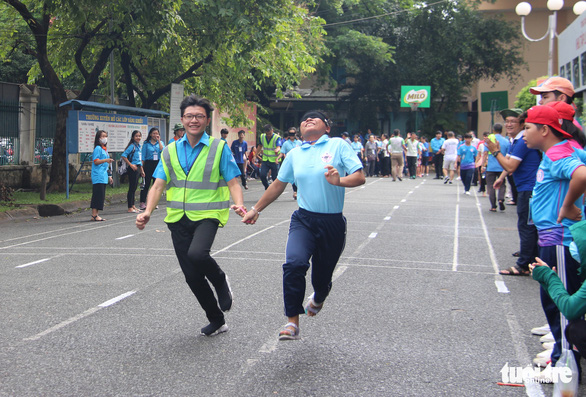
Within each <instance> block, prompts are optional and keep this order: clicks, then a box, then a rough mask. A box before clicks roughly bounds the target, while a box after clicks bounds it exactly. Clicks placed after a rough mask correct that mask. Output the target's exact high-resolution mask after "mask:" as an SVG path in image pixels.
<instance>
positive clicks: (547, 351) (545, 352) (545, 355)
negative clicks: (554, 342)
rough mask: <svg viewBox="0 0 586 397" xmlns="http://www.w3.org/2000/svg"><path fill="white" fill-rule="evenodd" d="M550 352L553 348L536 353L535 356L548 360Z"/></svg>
mask: <svg viewBox="0 0 586 397" xmlns="http://www.w3.org/2000/svg"><path fill="white" fill-rule="evenodd" d="M552 352H553V349H551V350H544V351H542V352H541V353H537V356H536V357H543V358H546V359H548V360H550V359H551V353H552Z"/></svg>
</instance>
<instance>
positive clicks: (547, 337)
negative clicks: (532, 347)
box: [539, 332, 555, 343]
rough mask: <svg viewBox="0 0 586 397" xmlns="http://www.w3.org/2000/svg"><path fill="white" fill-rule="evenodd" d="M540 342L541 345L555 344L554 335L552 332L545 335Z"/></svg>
mask: <svg viewBox="0 0 586 397" xmlns="http://www.w3.org/2000/svg"><path fill="white" fill-rule="evenodd" d="M539 341H540V342H541V343H544V342H555V339H554V338H553V334H552V333H551V332H550V333H549V334H545V335H543V336H542V337H541V338H539Z"/></svg>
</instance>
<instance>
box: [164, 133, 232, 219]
mask: <svg viewBox="0 0 586 397" xmlns="http://www.w3.org/2000/svg"><path fill="white" fill-rule="evenodd" d="M225 144H226V142H224V141H222V140H220V139H215V138H212V137H210V144H209V146H206V145H204V146H203V148H202V149H201V152H200V153H199V155H198V156H197V159H196V160H195V163H194V164H193V166H192V167H191V170H190V171H189V174H188V175H185V171H183V168H182V167H181V164H180V163H179V157H178V156H177V143H176V142H172V143H170V144H169V145H168V146H167V147H165V149H163V168H164V170H165V176H166V177H167V216H166V217H165V222H167V223H175V222H178V221H179V220H180V219H181V218H182V217H183V214H185V215H187V217H188V218H189V219H191V220H192V221H198V220H201V219H210V218H211V219H217V220H219V221H220V227H223V226H224V225H225V224H226V222H228V216H229V215H230V210H229V208H230V190H229V189H228V185H227V184H226V181H225V180H224V178H223V177H222V176H221V175H220V159H221V158H222V151H223V150H224V145H225Z"/></svg>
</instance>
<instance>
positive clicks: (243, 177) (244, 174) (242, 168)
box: [236, 163, 246, 187]
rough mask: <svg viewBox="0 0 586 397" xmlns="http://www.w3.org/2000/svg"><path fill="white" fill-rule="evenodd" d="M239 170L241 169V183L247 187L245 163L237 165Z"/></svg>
mask: <svg viewBox="0 0 586 397" xmlns="http://www.w3.org/2000/svg"><path fill="white" fill-rule="evenodd" d="M236 165H237V166H238V168H240V181H241V182H242V186H244V187H246V170H245V169H244V163H236Z"/></svg>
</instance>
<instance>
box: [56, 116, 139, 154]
mask: <svg viewBox="0 0 586 397" xmlns="http://www.w3.org/2000/svg"><path fill="white" fill-rule="evenodd" d="M147 119H148V118H147V117H141V116H130V115H124V114H116V113H96V112H83V111H74V110H72V111H70V112H69V117H68V119H67V124H68V125H67V130H68V133H67V136H68V152H69V153H92V152H93V151H94V139H95V137H96V132H98V130H104V131H106V132H107V133H108V151H109V152H110V153H113V152H123V151H124V149H125V148H126V145H128V142H129V141H130V137H131V135H132V131H134V130H138V131H140V132H141V134H142V140H144V139H146V137H147V134H148V120H147Z"/></svg>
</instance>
